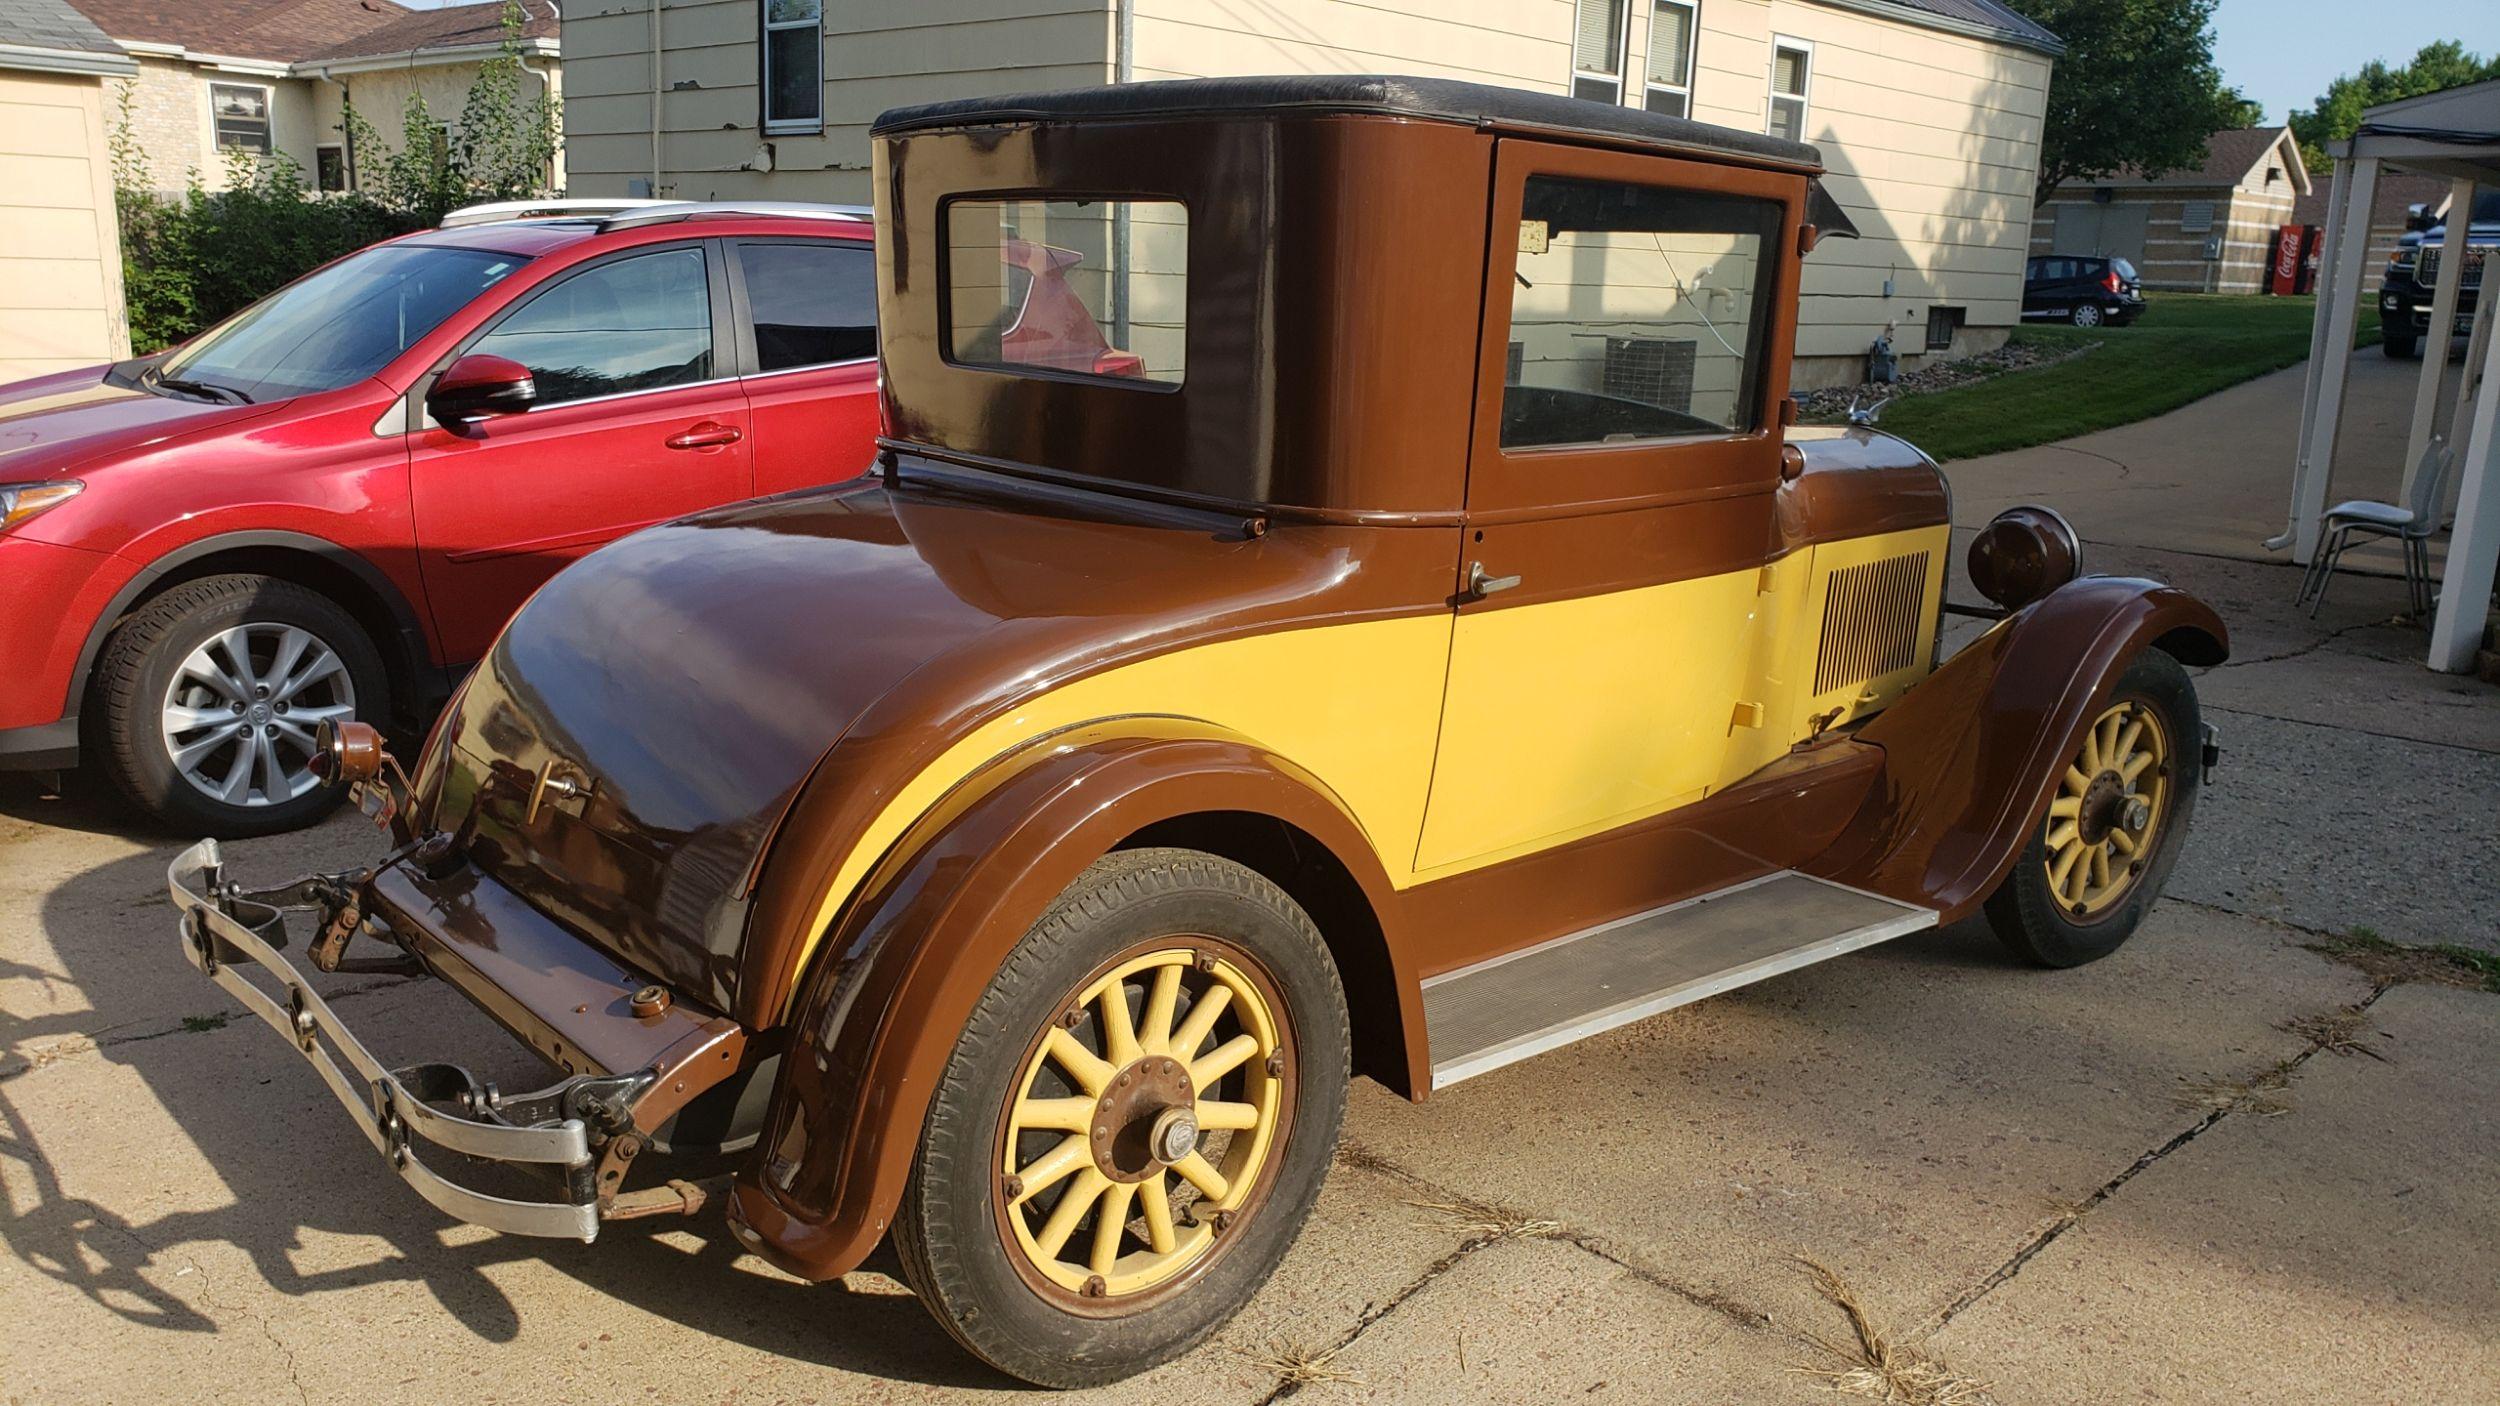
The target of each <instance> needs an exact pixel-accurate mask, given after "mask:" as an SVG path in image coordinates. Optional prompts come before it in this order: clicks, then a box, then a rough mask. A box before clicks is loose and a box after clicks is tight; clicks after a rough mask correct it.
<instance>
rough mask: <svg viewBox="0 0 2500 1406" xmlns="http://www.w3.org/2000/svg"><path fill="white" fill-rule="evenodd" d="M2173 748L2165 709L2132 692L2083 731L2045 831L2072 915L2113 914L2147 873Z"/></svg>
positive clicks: (2054, 890)
mask: <svg viewBox="0 0 2500 1406" xmlns="http://www.w3.org/2000/svg"><path fill="white" fill-rule="evenodd" d="M2172 754H2173V748H2172V745H2171V738H2170V734H2169V731H2168V730H2167V729H2166V728H2165V727H2164V726H2163V723H2162V717H2161V712H2160V710H2158V709H2156V708H2153V707H2151V706H2148V705H2146V704H2144V703H2142V702H2139V701H2136V700H2133V699H2127V700H2122V701H2120V702H2118V703H2115V704H2113V705H2111V706H2110V707H2109V708H2108V709H2106V710H2104V711H2103V712H2102V713H2101V715H2100V716H2099V717H2098V718H2096V719H2094V720H2093V723H2092V727H2091V729H2090V730H2089V731H2087V732H2086V733H2084V737H2083V747H2082V749H2081V750H2080V751H2078V752H2077V753H2076V755H2075V758H2074V760H2073V761H2071V762H2069V763H2068V764H2067V767H2066V771H2065V775H2064V776H2063V777H2062V778H2061V779H2060V781H2059V783H2058V789H2057V795H2056V796H2055V797H2054V798H2053V799H2051V800H2050V802H2049V814H2048V819H2047V821H2046V822H2045V825H2046V827H2047V828H2046V829H2045V830H2044V831H2043V833H2042V835H2041V837H2040V838H2041V847H2042V849H2043V850H2044V851H2045V853H2044V854H2043V856H2042V860H2041V862H2042V863H2043V864H2044V865H2045V866H2046V868H2047V870H2048V886H2049V892H2050V894H2052V895H2053V896H2054V897H2055V899H2056V901H2057V904H2058V907H2059V908H2060V909H2061V910H2062V911H2063V912H2064V913H2065V914H2066V915H2067V917H2068V918H2069V919H2071V920H2073V921H2076V922H2090V921H2092V920H2093V919H2095V918H2098V917H2100V916H2102V915H2104V914H2106V913H2108V912H2109V911H2110V910H2111V909H2113V908H2115V907H2116V906H2117V905H2118V903H2119V901H2120V900H2122V899H2124V898H2125V897H2126V896H2127V894H2128V893H2129V892H2130V891H2132V890H2133V889H2134V887H2135V885H2136V882H2137V880H2139V879H2140V878H2142V877H2143V875H2144V871H2145V868H2146V866H2148V865H2149V864H2150V863H2151V862H2152V858H2153V853H2154V847H2155V846H2156V845H2157V844H2158V843H2159V840H2160V831H2161V826H2162V822H2163V820H2164V819H2165V818H2166V817H2167V815H2168V813H2169V808H2170V792H2171V784H2172V780H2173V778H2172V776H2171V766H2172V761H2171V758H2172Z"/></svg>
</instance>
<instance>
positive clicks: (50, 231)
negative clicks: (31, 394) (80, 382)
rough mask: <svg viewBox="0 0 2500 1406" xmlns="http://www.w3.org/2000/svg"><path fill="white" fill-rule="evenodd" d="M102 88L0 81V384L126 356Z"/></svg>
mask: <svg viewBox="0 0 2500 1406" xmlns="http://www.w3.org/2000/svg"><path fill="white" fill-rule="evenodd" d="M104 131H105V127H104V84H103V82H102V80H99V79H97V78H95V77H93V76H88V75H80V74H53V73H21V72H0V381H14V380H18V379H20V378H22V377H26V376H37V375H41V374H43V373H45V372H47V371H65V370H68V369H71V368H73V367H78V366H91V365H94V364H95V363H97V362H101V361H112V360H116V359H119V358H121V357H126V356H128V355H130V327H129V324H128V323H127V321H126V320H125V319H124V318H123V315H122V269H121V253H120V248H121V235H120V231H119V230H118V228H117V227H116V225H115V222H114V218H113V176H112V165H111V158H110V156H109V154H108V151H107V148H106V145H105V137H104Z"/></svg>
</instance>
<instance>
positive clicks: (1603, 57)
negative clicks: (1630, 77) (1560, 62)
mask: <svg viewBox="0 0 2500 1406" xmlns="http://www.w3.org/2000/svg"><path fill="white" fill-rule="evenodd" d="M1577 4H1578V7H1579V8H1578V14H1577V15H1576V16H1575V18H1574V22H1573V25H1572V34H1571V96H1573V97H1575V98H1584V99H1587V100H1588V101H1590V102H1600V103H1618V102H1621V101H1623V21H1624V12H1625V9H1626V8H1627V7H1626V0H1577Z"/></svg>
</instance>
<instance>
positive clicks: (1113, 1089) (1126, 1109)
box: [1087, 1055, 1198, 1182]
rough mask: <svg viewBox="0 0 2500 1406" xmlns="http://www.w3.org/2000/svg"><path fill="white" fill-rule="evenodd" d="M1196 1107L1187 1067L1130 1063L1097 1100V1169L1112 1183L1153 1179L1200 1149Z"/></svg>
mask: <svg viewBox="0 0 2500 1406" xmlns="http://www.w3.org/2000/svg"><path fill="white" fill-rule="evenodd" d="M1197 1107H1198V1094H1197V1090H1196V1088H1195V1086H1193V1085H1192V1084H1191V1082H1190V1078H1189V1067H1188V1066H1187V1065H1185V1064H1183V1063H1181V1061H1179V1060H1177V1059H1173V1058H1171V1057H1169V1056H1166V1055H1148V1056H1146V1057H1145V1058H1143V1059H1139V1060H1136V1061H1134V1062H1132V1063H1131V1064H1130V1065H1129V1066H1128V1067H1127V1068H1125V1069H1123V1070H1121V1071H1120V1072H1119V1073H1118V1074H1116V1075H1114V1076H1112V1079H1111V1084H1110V1086H1109V1087H1108V1088H1106V1089H1104V1090H1103V1092H1102V1097H1101V1098H1099V1099H1096V1100H1095V1102H1094V1119H1093V1125H1092V1127H1091V1128H1090V1129H1089V1130H1088V1135H1087V1140H1088V1143H1089V1144H1090V1146H1091V1149H1092V1151H1093V1154H1094V1165H1095V1166H1097V1167H1099V1168H1101V1169H1102V1174H1103V1175H1104V1176H1107V1177H1109V1178H1111V1179H1112V1180H1113V1181H1122V1182H1137V1181H1144V1180H1145V1179H1146V1178H1148V1177H1150V1176H1153V1175H1154V1174H1155V1173H1157V1172H1159V1171H1161V1170H1163V1169H1164V1168H1166V1167H1168V1166H1170V1165H1171V1164H1172V1163H1174V1162H1177V1161H1179V1160H1181V1159H1182V1158H1184V1157H1186V1156H1188V1155H1189V1154H1190V1153H1191V1152H1192V1151H1194V1150H1196V1148H1197V1145H1198V1117H1197Z"/></svg>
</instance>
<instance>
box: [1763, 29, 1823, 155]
mask: <svg viewBox="0 0 2500 1406" xmlns="http://www.w3.org/2000/svg"><path fill="white" fill-rule="evenodd" d="M1813 63H1814V59H1813V55H1812V54H1811V53H1810V52H1809V51H1808V50H1807V49H1806V48H1805V47H1804V46H1802V45H1796V44H1790V43H1787V42H1785V41H1783V42H1781V43H1778V44H1774V45H1773V46H1772V48H1771V126H1770V132H1771V135H1772V136H1775V137H1786V138H1787V139H1788V140H1790V141H1792V142H1801V141H1804V140H1805V139H1806V85H1807V84H1808V83H1810V82H1812V81H1813V72H1812V69H1813Z"/></svg>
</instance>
